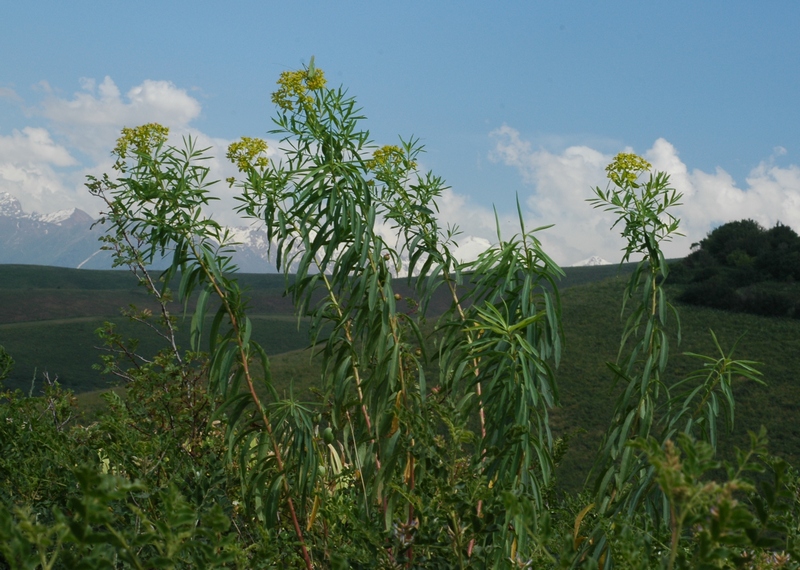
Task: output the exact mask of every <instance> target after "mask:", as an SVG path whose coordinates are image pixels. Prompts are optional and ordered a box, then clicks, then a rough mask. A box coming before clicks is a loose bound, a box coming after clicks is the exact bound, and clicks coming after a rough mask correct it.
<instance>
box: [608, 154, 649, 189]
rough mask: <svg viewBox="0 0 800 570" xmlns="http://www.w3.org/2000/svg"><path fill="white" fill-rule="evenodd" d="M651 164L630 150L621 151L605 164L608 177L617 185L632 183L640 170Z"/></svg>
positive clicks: (644, 169) (639, 173) (644, 170)
mask: <svg viewBox="0 0 800 570" xmlns="http://www.w3.org/2000/svg"><path fill="white" fill-rule="evenodd" d="M652 167H653V166H652V165H651V164H650V163H649V162H647V161H646V160H645V159H643V158H642V157H641V156H639V155H636V154H633V153H632V152H621V153H619V154H618V155H617V156H615V157H614V160H612V161H611V164H609V165H608V166H606V172H607V173H608V174H607V176H608V178H609V179H610V180H611V181H612V182H613V183H614V184H616V185H617V186H624V185H627V184H633V183H634V182H636V179H637V178H639V175H641V174H642V172H646V171H648V170H650V169H651V168H652Z"/></svg>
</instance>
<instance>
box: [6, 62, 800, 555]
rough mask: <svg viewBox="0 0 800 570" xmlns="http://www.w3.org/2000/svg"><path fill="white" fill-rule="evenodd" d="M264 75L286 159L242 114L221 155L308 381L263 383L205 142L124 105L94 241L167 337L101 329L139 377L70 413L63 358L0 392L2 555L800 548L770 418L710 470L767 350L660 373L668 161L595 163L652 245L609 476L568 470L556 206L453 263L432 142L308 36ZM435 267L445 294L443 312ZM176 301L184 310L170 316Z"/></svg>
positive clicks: (110, 351) (634, 296) (638, 235)
mask: <svg viewBox="0 0 800 570" xmlns="http://www.w3.org/2000/svg"><path fill="white" fill-rule="evenodd" d="M278 83H279V88H278V91H277V92H276V93H275V94H274V96H273V101H274V102H275V103H276V105H277V106H278V115H277V117H276V118H275V126H276V129H275V131H273V134H274V135H276V136H277V137H278V138H279V139H280V140H281V143H280V145H281V148H280V150H281V151H282V152H281V154H280V155H281V156H282V159H281V160H280V161H278V162H276V161H272V160H269V159H268V157H267V155H266V150H267V147H266V143H265V142H264V141H262V140H259V139H252V138H245V139H242V140H241V141H239V142H236V143H234V144H232V145H231V147H230V148H229V153H228V158H229V159H230V160H231V161H232V162H233V163H234V164H236V165H237V167H238V168H239V169H240V171H241V179H240V180H238V181H237V180H236V179H232V180H229V183H230V184H231V185H232V186H233V187H237V188H239V189H240V196H239V200H240V207H239V212H240V213H241V214H243V215H245V216H248V217H250V218H254V219H256V220H258V221H260V222H261V223H263V224H264V226H265V228H266V231H267V233H268V235H269V237H270V240H271V242H272V243H273V244H274V250H275V259H276V262H277V267H278V269H279V271H281V272H282V273H283V274H284V277H285V290H286V292H287V294H288V295H289V297H290V298H291V300H292V303H293V306H294V308H295V311H296V313H295V316H296V317H297V318H298V319H300V322H303V320H304V319H307V322H308V323H310V330H309V342H310V344H311V345H312V346H313V348H314V350H315V358H316V359H318V361H319V364H320V366H319V370H320V373H319V375H318V378H317V389H316V398H315V399H313V400H311V401H307V399H306V397H305V396H302V397H300V396H298V395H297V392H296V391H295V390H294V388H293V387H292V386H291V384H290V387H289V389H288V390H287V391H286V393H283V394H282V393H280V392H279V390H278V389H277V386H278V384H277V382H275V381H274V380H273V377H274V375H275V374H276V373H277V371H280V370H282V369H281V368H280V367H279V366H277V365H276V364H278V363H279V361H278V360H277V359H275V360H274V361H273V360H271V359H270V358H269V357H268V356H267V353H266V351H265V350H264V349H263V348H262V347H261V346H260V345H259V343H258V342H256V340H255V337H254V334H253V330H254V326H253V320H252V318H251V315H250V313H249V308H250V306H249V303H248V300H247V298H246V295H245V294H244V291H243V286H242V283H241V282H240V281H239V280H238V279H237V274H236V267H235V266H234V264H233V263H232V261H231V257H230V252H231V248H232V247H233V245H234V244H233V243H232V241H231V236H230V235H229V233H228V232H227V231H226V230H225V228H223V227H222V226H220V225H219V224H218V223H217V222H216V221H215V220H213V219H212V218H211V217H210V216H209V215H208V214H207V212H206V208H207V206H208V204H209V203H210V201H211V200H213V199H214V198H213V196H212V195H211V193H210V190H211V188H212V183H210V182H208V181H207V180H206V178H207V174H208V169H207V167H206V166H204V164H205V162H204V161H206V160H207V158H208V157H207V155H206V153H205V151H202V150H198V149H196V148H195V142H194V141H193V140H191V139H186V140H185V141H184V143H183V146H182V147H180V148H176V147H172V146H168V145H167V142H166V141H167V140H168V139H167V131H166V129H164V128H163V127H161V126H159V125H153V124H151V125H144V126H141V127H136V128H132V129H125V130H124V131H123V133H122V137H121V138H120V140H119V141H118V144H117V146H116V147H115V150H114V156H115V157H116V163H115V166H114V168H115V169H116V170H117V172H118V175H117V176H116V177H111V176H108V175H104V176H103V177H101V178H90V179H89V183H88V184H87V186H88V187H89V190H90V191H91V192H92V194H94V195H95V196H97V197H98V199H100V200H102V201H103V202H104V203H105V206H106V210H105V214H104V217H103V222H104V223H105V224H107V225H108V227H109V230H108V233H107V235H106V237H105V238H104V241H105V246H106V247H107V248H109V249H110V250H112V251H113V253H114V256H115V260H116V263H117V264H118V265H121V266H125V267H128V268H130V269H131V271H132V272H133V273H134V275H135V276H136V278H137V279H138V282H139V283H140V285H141V286H142V287H143V289H144V290H145V291H146V292H147V294H148V295H149V297H150V298H151V304H152V305H151V307H146V308H136V307H132V308H130V310H128V312H127V316H128V317H129V318H130V319H132V320H133V321H136V322H138V323H139V324H142V325H144V326H146V327H148V328H149V330H151V331H152V332H153V334H154V335H155V336H156V337H157V338H158V339H160V343H161V345H160V347H159V348H158V349H157V350H154V351H150V350H143V349H142V346H141V345H140V344H139V343H138V341H136V340H130V339H129V338H127V336H126V335H124V334H122V333H121V332H120V330H119V329H118V328H116V327H115V326H113V325H111V324H109V325H108V326H105V327H103V328H102V329H101V330H100V331H99V335H100V339H101V341H102V342H103V344H104V347H105V349H106V352H105V355H104V356H103V357H102V359H101V360H102V368H103V369H104V371H105V372H106V373H109V374H113V375H115V376H116V377H118V378H120V379H121V380H122V381H123V382H124V385H125V387H126V390H125V398H124V399H123V398H122V397H120V396H119V395H117V394H116V393H113V392H112V393H110V394H108V396H107V405H106V408H105V410H103V411H101V412H100V413H99V414H98V416H97V418H96V421H94V422H92V423H89V424H87V423H86V422H82V421H76V420H75V417H74V413H73V412H74V399H73V397H72V395H71V394H70V393H69V392H67V391H64V390H63V389H61V387H60V386H58V384H57V383H56V382H47V385H46V387H45V390H44V395H43V396H42V397H39V398H33V397H31V398H23V397H22V395H21V394H20V393H19V392H16V393H12V392H7V393H6V394H5V395H4V396H3V398H2V399H0V406H2V408H3V412H4V415H5V417H6V418H7V420H6V423H5V424H3V425H2V426H0V427H2V430H0V445H1V446H2V448H1V449H0V477H1V479H0V482H1V483H2V486H1V487H0V493H2V494H0V501H1V503H0V504H1V505H2V506H1V507H0V554H1V555H2V558H0V564H5V565H6V566H10V567H13V568H34V567H42V568H82V567H92V568H94V567H101V568H102V567H114V568H118V567H119V568H150V567H159V568H160V567H165V568H195V567H211V568H216V567H243V568H244V567H246V568H260V567H263V568H271V567H277V566H281V567H306V568H314V567H332V568H347V567H350V568H375V567H384V568H398V567H404V566H405V567H422V568H453V567H459V568H467V567H470V568H534V567H535V568H542V567H553V568H556V567H558V568H577V567H582V568H611V567H615V566H619V567H621V568H625V567H631V568H645V567H667V568H673V567H689V566H692V567H725V566H726V565H728V566H731V565H733V564H735V565H738V566H739V567H747V565H748V564H750V565H751V567H758V566H757V565H758V564H761V565H762V566H763V565H764V564H767V563H768V562H769V561H772V562H775V563H777V562H781V561H784V562H785V563H786V564H792V565H796V563H795V560H797V553H796V533H797V522H796V521H797V520H798V518H797V512H796V510H797V489H798V486H797V478H796V476H795V475H794V472H792V471H791V470H790V469H789V468H788V467H787V466H786V465H785V464H784V463H782V462H780V461H777V460H774V459H772V458H770V457H769V456H768V455H767V454H766V451H765V438H764V435H763V433H762V434H759V435H758V436H754V437H753V440H752V443H751V447H750V450H749V451H745V452H743V453H740V455H739V456H738V458H737V462H736V463H735V464H733V466H729V467H728V469H727V472H726V473H725V475H724V478H723V479H722V481H721V482H719V483H716V482H714V481H713V480H712V479H711V477H716V476H717V471H716V470H718V469H719V468H720V467H721V466H722V463H721V462H719V461H717V460H716V459H715V458H714V453H715V449H716V447H717V441H718V432H719V429H718V424H720V423H722V422H723V419H721V417H722V416H724V424H725V426H726V427H730V426H731V425H732V423H733V419H734V413H733V412H734V400H733V390H732V382H733V378H734V377H746V378H749V379H751V380H755V381H758V376H759V375H758V372H757V370H756V369H755V367H754V365H753V363H752V362H750V361H745V360H736V359H734V358H733V356H732V355H731V353H730V351H729V352H725V351H724V350H723V349H722V348H721V346H720V343H719V342H717V339H716V337H713V333H712V337H713V339H714V343H715V345H716V348H717V350H718V352H719V355H718V356H714V357H705V356H699V357H697V358H699V359H700V360H701V361H702V368H701V369H700V370H698V371H697V372H695V373H692V374H689V375H688V376H687V377H686V378H685V380H682V381H679V382H670V381H669V380H668V378H669V376H668V374H667V363H668V356H669V342H670V335H671V334H672V330H671V328H670V327H672V326H673V325H672V322H671V321H669V320H668V317H670V315H672V316H671V317H670V319H672V318H673V317H674V320H675V322H676V323H677V311H676V310H675V309H674V308H673V307H672V306H671V305H670V304H669V302H668V301H667V298H666V291H665V289H664V286H663V282H664V279H666V277H667V275H668V267H667V265H666V262H665V261H664V258H663V255H662V253H661V247H660V244H661V243H663V242H664V241H665V240H669V239H671V237H672V236H673V235H676V232H677V229H678V220H676V219H675V218H673V217H672V216H671V214H670V212H669V209H670V208H671V207H672V206H674V205H675V204H677V202H678V200H679V199H680V195H679V194H677V193H676V192H675V191H674V190H673V189H671V188H670V187H669V177H668V176H667V175H666V174H664V173H655V174H652V175H650V176H649V179H648V180H647V181H646V182H639V178H640V176H641V175H642V174H643V172H644V171H645V170H646V169H648V168H649V164H647V163H646V162H645V161H644V160H643V159H641V158H639V157H636V156H635V155H629V154H623V155H620V156H618V157H617V159H615V161H614V162H613V163H612V164H611V165H609V167H608V169H607V170H608V172H609V178H610V180H611V182H612V185H610V186H609V188H608V189H607V190H605V191H603V190H600V189H599V188H598V189H596V190H595V196H596V197H595V198H594V199H593V200H592V201H593V202H594V203H595V205H596V206H598V207H605V208H607V209H609V210H611V211H613V212H615V214H616V215H617V216H618V219H619V223H621V224H623V226H624V227H623V230H622V233H623V235H624V236H625V237H626V238H627V240H628V244H627V246H626V250H625V259H626V260H628V259H630V258H631V256H634V255H638V254H642V256H643V258H642V259H641V261H639V262H638V263H637V265H636V266H635V268H634V269H633V272H632V274H631V277H630V280H629V282H628V286H627V288H626V290H625V293H624V299H623V315H625V316H626V318H627V320H626V322H625V325H624V328H623V331H622V340H621V343H620V346H619V351H618V356H617V359H616V361H615V362H614V363H611V364H609V368H610V370H611V371H612V373H613V374H614V376H615V378H616V379H617V381H619V382H620V383H621V384H622V391H621V393H620V396H619V398H618V400H617V402H616V405H615V408H614V413H613V418H612V421H611V425H610V426H609V429H608V431H607V433H606V436H605V438H604V441H603V443H602V445H601V447H600V450H599V452H598V455H597V460H596V463H595V484H594V485H593V486H592V489H591V490H589V491H585V492H583V493H580V494H577V495H564V494H563V493H561V492H560V491H559V490H558V488H557V486H556V484H555V476H554V473H555V472H556V467H557V465H558V463H559V462H560V461H561V460H562V458H563V457H564V454H565V452H566V448H567V442H568V439H569V437H564V438H558V437H555V436H554V435H553V433H552V429H551V413H552V410H553V409H554V408H555V407H556V406H558V403H559V389H558V386H557V383H556V372H555V370H556V368H557V367H558V365H559V363H560V361H561V356H562V345H563V338H562V337H563V334H562V319H561V296H560V293H559V289H558V280H559V279H560V278H561V277H562V276H563V272H562V271H561V269H560V268H559V267H558V266H557V265H556V264H555V263H554V262H553V261H552V260H551V259H550V258H549V257H548V256H547V254H546V253H545V252H544V251H543V249H542V247H541V243H540V241H539V240H538V239H537V232H538V231H539V230H541V229H543V228H537V229H534V230H529V229H527V228H526V227H525V225H524V223H523V220H522V215H521V213H520V227H519V233H518V234H517V235H515V236H511V237H504V236H502V235H500V232H499V230H498V240H497V241H498V243H497V244H496V245H494V246H492V247H491V248H490V249H489V250H487V251H486V252H484V253H483V254H481V255H480V256H479V257H478V259H477V260H475V261H473V262H469V263H462V262H460V261H459V260H457V259H456V258H455V257H454V256H453V254H452V249H453V246H454V244H455V240H456V239H457V236H458V230H457V228H442V227H440V226H439V223H438V221H437V219H436V215H435V213H436V210H437V205H436V201H437V199H438V198H439V197H440V196H441V194H442V192H443V191H444V189H445V185H444V182H443V180H442V179H441V178H439V177H438V176H435V175H434V174H432V173H424V172H420V171H418V164H419V154H420V153H421V152H422V148H421V147H420V145H419V144H418V142H417V141H416V140H414V139H409V140H401V141H400V143H399V144H397V145H389V146H384V147H382V148H376V147H375V146H373V145H372V143H371V142H370V141H369V135H368V133H367V131H366V130H364V128H363V127H362V126H361V125H362V120H363V117H362V116H361V115H360V111H359V110H358V109H357V107H356V103H355V100H354V99H353V98H352V97H349V96H348V95H347V94H346V93H345V92H344V90H343V89H331V88H328V87H327V85H326V82H325V79H324V74H323V72H322V71H321V70H319V69H317V68H316V67H315V66H314V65H313V60H312V63H311V64H310V65H309V67H308V68H306V69H303V70H299V71H292V72H286V73H284V74H282V75H281V78H280V79H279V82H278ZM518 209H519V208H518ZM498 225H499V224H498ZM392 232H393V233H392ZM164 256H166V257H168V258H169V259H171V265H170V267H169V268H168V269H167V270H166V271H165V272H163V273H162V274H160V275H156V274H155V273H154V272H153V271H152V269H151V264H152V263H153V261H155V260H158V259H161V258H162V257H164ZM404 275H405V276H404ZM401 292H402V293H401ZM437 292H439V295H442V293H441V292H443V293H444V297H445V298H446V299H447V301H446V303H445V305H446V310H445V311H444V312H443V313H439V314H436V315H434V314H433V313H430V314H429V308H430V307H431V305H432V304H433V303H434V300H435V298H436V295H437ZM176 302H177V303H179V304H180V305H182V306H183V310H184V311H185V312H186V313H188V314H191V318H190V319H187V320H186V321H185V322H183V323H182V322H181V321H180V319H178V318H177V317H176V315H175V314H173V310H172V307H173V304H174V303H176ZM429 319H430V321H429ZM181 326H185V327H186V328H188V331H186V332H188V348H189V350H186V348H187V347H184V346H183V345H184V344H186V342H187V341H186V340H184V339H186V338H187V337H181V334H180V331H179V329H180V327H181ZM678 338H680V337H679V335H678ZM3 354H4V352H0V356H1V355H3ZM6 360H7V359H6ZM283 385H285V384H281V386H283ZM673 441H677V446H676V445H675V444H673V443H672V442H673ZM785 553H788V554H785ZM779 557H783V558H780V559H779ZM784 559H785V560H784ZM782 563H783V562H782Z"/></svg>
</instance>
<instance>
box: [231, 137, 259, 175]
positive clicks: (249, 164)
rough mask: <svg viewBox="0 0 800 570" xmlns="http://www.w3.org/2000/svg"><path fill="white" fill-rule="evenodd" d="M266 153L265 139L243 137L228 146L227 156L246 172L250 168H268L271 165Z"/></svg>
mask: <svg viewBox="0 0 800 570" xmlns="http://www.w3.org/2000/svg"><path fill="white" fill-rule="evenodd" d="M266 152H267V141H265V140H264V139H257V138H251V137H242V138H241V139H239V140H238V141H236V142H233V143H231V144H230V145H229V146H228V152H227V154H226V155H225V156H226V157H227V158H228V160H230V161H231V162H232V163H233V164H235V165H236V166H237V167H238V168H239V170H240V171H242V172H244V171H245V170H248V169H250V168H266V167H267V166H268V165H269V159H268V158H267V157H266V155H265V153H266Z"/></svg>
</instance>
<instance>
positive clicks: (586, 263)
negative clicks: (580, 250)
mask: <svg viewBox="0 0 800 570" xmlns="http://www.w3.org/2000/svg"><path fill="white" fill-rule="evenodd" d="M595 265H611V262H610V261H606V260H605V259H603V258H602V257H600V256H598V255H593V256H592V257H589V258H587V259H584V260H582V261H579V262H577V263H573V264H572V267H593V266H595Z"/></svg>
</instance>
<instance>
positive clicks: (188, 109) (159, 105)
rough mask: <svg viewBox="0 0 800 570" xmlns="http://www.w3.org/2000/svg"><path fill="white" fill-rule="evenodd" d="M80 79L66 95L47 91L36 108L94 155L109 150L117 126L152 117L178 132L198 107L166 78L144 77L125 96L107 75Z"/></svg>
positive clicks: (97, 156)
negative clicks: (98, 80) (74, 90)
mask: <svg viewBox="0 0 800 570" xmlns="http://www.w3.org/2000/svg"><path fill="white" fill-rule="evenodd" d="M80 83H81V87H82V89H83V90H82V91H79V92H77V93H75V94H74V95H73V97H72V98H71V99H63V98H59V97H56V96H54V95H53V94H52V91H51V92H50V96H49V97H47V98H46V99H45V101H44V102H43V103H42V108H41V114H42V115H43V116H44V117H46V118H47V119H49V120H50V121H51V123H52V125H53V128H54V130H55V131H56V132H58V133H59V134H61V135H63V136H65V137H66V138H67V139H68V140H69V142H70V144H71V145H73V146H74V147H76V148H77V149H78V150H79V151H80V152H82V153H85V154H86V155H88V156H90V157H92V158H93V159H95V160H102V159H103V158H105V157H107V156H108V153H109V152H110V150H111V148H113V146H114V141H115V140H116V139H117V137H118V136H119V133H120V130H121V129H122V127H134V126H137V125H142V124H145V123H153V122H155V123H160V124H162V125H165V126H167V127H170V128H172V129H173V130H175V131H178V132H183V131H185V130H186V129H188V127H189V124H190V123H191V121H192V120H194V119H196V118H197V117H198V116H199V115H200V111H201V105H200V102H199V101H197V100H196V99H194V98H193V97H191V96H190V95H188V94H187V93H186V90H185V89H180V88H178V87H176V86H175V85H174V84H172V83H171V82H169V81H153V80H151V79H146V80H145V81H143V82H142V83H141V84H140V85H137V86H135V87H133V88H131V89H130V90H128V92H127V93H126V94H125V97H123V96H122V94H121V92H120V90H119V88H118V87H117V85H116V84H115V83H114V81H113V80H112V79H111V78H110V77H108V76H107V77H105V79H103V81H102V82H101V83H100V84H99V85H97V84H96V82H95V80H94V79H89V78H83V79H81V81H80Z"/></svg>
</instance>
